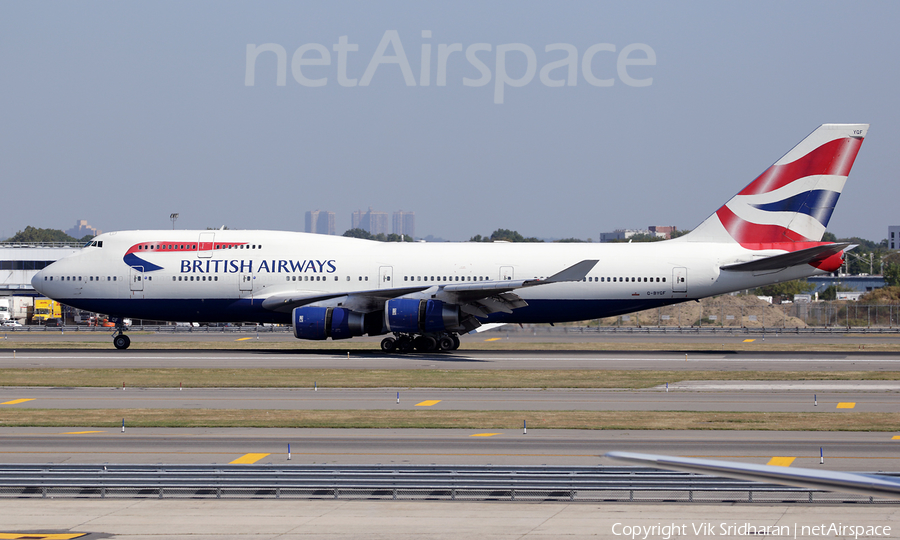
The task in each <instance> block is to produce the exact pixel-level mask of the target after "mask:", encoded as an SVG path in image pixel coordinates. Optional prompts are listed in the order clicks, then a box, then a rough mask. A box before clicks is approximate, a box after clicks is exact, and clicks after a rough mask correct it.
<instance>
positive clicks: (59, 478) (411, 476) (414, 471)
mask: <svg viewBox="0 0 900 540" xmlns="http://www.w3.org/2000/svg"><path fill="white" fill-rule="evenodd" d="M879 474H885V473H879ZM888 474H889V475H892V476H897V475H898V474H896V473H888ZM47 497H62V498H65V497H69V498H72V497H77V498H131V499H134V498H160V499H163V498H215V499H224V498H230V499H280V498H293V499H389V500H400V499H402V500H467V501H488V500H498V501H584V502H603V501H609V502H682V503H690V502H704V503H781V502H796V503H844V502H860V503H878V504H896V503H898V502H900V501H896V500H893V499H881V498H873V497H866V496H859V495H847V494H841V493H832V492H827V491H821V490H810V489H805V488H794V487H786V486H779V485H774V484H764V483H758V482H750V481H744V480H730V479H724V478H719V477H715V476H708V475H698V474H692V473H679V472H667V471H660V470H657V469H648V468H641V467H604V466H598V467H546V466H539V467H535V466H531V467H495V466H434V465H432V466H419V465H404V466H396V465H385V466H380V465H377V466H372V465H296V466H283V465H240V466H234V465H71V464H50V465H0V498H47Z"/></svg>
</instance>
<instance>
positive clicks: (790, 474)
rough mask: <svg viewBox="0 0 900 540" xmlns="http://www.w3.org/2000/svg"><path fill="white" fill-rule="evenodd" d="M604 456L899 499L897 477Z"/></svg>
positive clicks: (614, 454) (643, 456)
mask: <svg viewBox="0 0 900 540" xmlns="http://www.w3.org/2000/svg"><path fill="white" fill-rule="evenodd" d="M606 457H610V458H613V459H619V460H623V461H630V462H632V463H638V464H640V465H646V466H649V467H656V468H660V469H669V470H676V471H686V472H695V473H702V474H715V475H719V476H726V477H729V478H740V479H742V480H755V481H758V482H774V483H776V484H783V485H788V486H798V487H804V488H814V489H827V490H832V491H844V492H849V493H858V494H862V495H869V496H877V497H890V498H892V499H900V478H897V477H893V476H885V475H875V474H859V473H848V472H839V471H827V470H825V471H823V470H817V469H802V468H794V467H779V466H773V465H755V464H753V463H740V462H733V461H718V460H713V459H697V458H683V457H672V456H661V455H656V454H636V453H632V452H609V453H607V454H606Z"/></svg>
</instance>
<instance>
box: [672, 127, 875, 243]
mask: <svg viewBox="0 0 900 540" xmlns="http://www.w3.org/2000/svg"><path fill="white" fill-rule="evenodd" d="M868 129H869V125H868V124H823V125H821V126H819V127H818V128H817V129H816V130H815V131H813V132H812V133H810V134H809V136H807V137H806V138H805V139H803V140H802V141H801V142H800V143H799V144H798V145H797V146H795V147H794V148H793V149H792V150H791V151H790V152H788V153H787V154H785V155H784V156H783V157H782V158H781V159H779V160H778V161H776V162H775V163H774V164H773V165H772V166H771V167H769V168H768V169H766V171H765V172H764V173H762V174H761V175H759V177H757V178H756V180H754V181H753V182H751V183H750V184H749V185H748V186H747V187H745V188H744V189H743V190H741V191H740V192H739V193H738V194H737V195H735V196H734V197H732V198H731V200H729V201H728V202H727V203H725V204H724V205H723V206H722V207H721V208H719V209H718V210H717V211H716V212H715V213H714V214H713V215H711V216H710V217H709V218H707V219H706V221H704V222H703V223H701V224H700V225H699V226H698V227H697V228H696V229H694V230H693V231H691V232H690V233H689V234H687V235H686V236H685V237H684V238H685V240H687V241H694V242H738V243H740V244H741V245H744V246H747V247H749V246H756V245H759V244H782V243H790V242H818V241H821V240H822V235H823V234H824V233H825V227H826V226H827V225H828V221H829V219H831V214H832V212H833V211H834V207H835V205H836V204H837V200H838V197H839V196H840V194H841V190H843V188H844V182H846V180H847V176H848V175H849V174H850V168H851V167H852V166H853V162H854V160H855V159H856V154H857V153H858V152H859V148H860V145H862V141H863V139H864V138H865V136H866V132H867V131H868Z"/></svg>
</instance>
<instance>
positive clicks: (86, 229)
mask: <svg viewBox="0 0 900 540" xmlns="http://www.w3.org/2000/svg"><path fill="white" fill-rule="evenodd" d="M65 232H66V234H68V235H69V236H71V237H72V238H75V239H76V240H79V239H81V238H83V237H84V236H87V235H91V236H97V235H99V234H102V233H103V231H101V230H100V229H97V228H95V227H91V226H90V225H88V222H87V220H86V219H79V220H78V221H76V222H75V226H74V227H72V228H71V229H69V230H68V231H65Z"/></svg>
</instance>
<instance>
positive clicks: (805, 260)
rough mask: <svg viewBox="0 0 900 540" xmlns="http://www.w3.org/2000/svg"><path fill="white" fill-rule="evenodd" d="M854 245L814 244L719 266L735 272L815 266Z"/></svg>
mask: <svg viewBox="0 0 900 540" xmlns="http://www.w3.org/2000/svg"><path fill="white" fill-rule="evenodd" d="M851 246H852V247H851ZM854 247H856V246H855V245H852V244H849V243H841V244H828V245H824V246H815V247H811V248H806V249H801V250H799V251H792V252H790V253H782V254H781V255H773V256H772V257H766V258H764V259H756V260H754V261H750V262H741V263H735V264H726V265H725V266H722V267H721V268H722V270H729V271H736V272H759V271H764V270H780V269H782V268H788V267H790V266H798V265H801V264H811V265H813V266H815V265H816V263H819V262H822V261H824V260H826V259H828V258H829V257H832V256H834V255H837V254H838V253H841V252H843V251H844V250H846V249H853V248H854Z"/></svg>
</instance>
